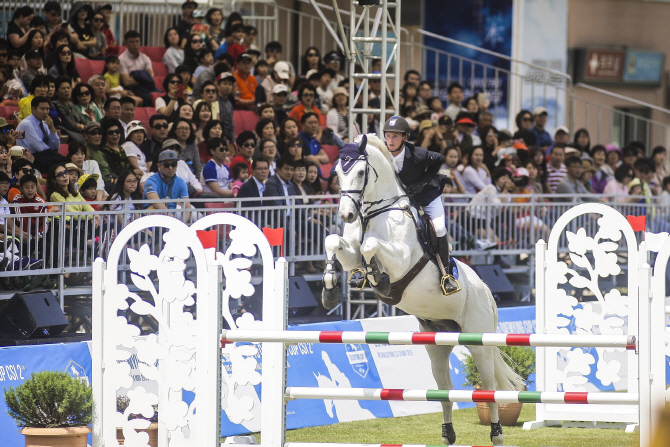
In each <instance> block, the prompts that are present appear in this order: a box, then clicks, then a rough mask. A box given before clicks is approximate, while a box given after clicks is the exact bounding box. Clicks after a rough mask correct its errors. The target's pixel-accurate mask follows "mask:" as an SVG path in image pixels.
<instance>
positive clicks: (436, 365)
mask: <svg viewBox="0 0 670 447" xmlns="http://www.w3.org/2000/svg"><path fill="white" fill-rule="evenodd" d="M419 323H420V325H421V330H422V331H423V332H434V331H436V330H437V329H436V328H435V327H434V326H432V325H430V324H426V323H424V322H422V321H421V320H419ZM453 349H454V347H453V346H435V345H426V351H428V357H430V366H431V370H432V372H433V377H434V378H435V382H437V387H438V389H440V390H451V389H452V386H453V384H452V382H451V374H450V373H449V356H450V355H451V351H452V350H453ZM441 404H442V422H443V423H442V443H443V444H445V445H451V444H454V443H456V432H455V431H454V426H453V425H452V423H451V411H452V406H453V404H452V403H451V402H441Z"/></svg>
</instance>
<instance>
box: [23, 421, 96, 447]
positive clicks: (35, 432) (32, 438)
mask: <svg viewBox="0 0 670 447" xmlns="http://www.w3.org/2000/svg"><path fill="white" fill-rule="evenodd" d="M21 433H22V434H23V435H24V436H25V437H26V447H86V444H87V443H86V437H87V436H88V434H89V433H91V427H88V426H84V427H59V428H37V427H25V428H24V429H23V430H21Z"/></svg>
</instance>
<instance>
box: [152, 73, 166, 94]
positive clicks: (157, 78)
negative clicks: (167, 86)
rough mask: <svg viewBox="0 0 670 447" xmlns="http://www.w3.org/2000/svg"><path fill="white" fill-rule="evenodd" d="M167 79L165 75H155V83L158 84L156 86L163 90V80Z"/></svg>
mask: <svg viewBox="0 0 670 447" xmlns="http://www.w3.org/2000/svg"><path fill="white" fill-rule="evenodd" d="M164 80H165V76H154V84H156V88H157V89H158V90H160V91H161V92H162V91H163V81H164Z"/></svg>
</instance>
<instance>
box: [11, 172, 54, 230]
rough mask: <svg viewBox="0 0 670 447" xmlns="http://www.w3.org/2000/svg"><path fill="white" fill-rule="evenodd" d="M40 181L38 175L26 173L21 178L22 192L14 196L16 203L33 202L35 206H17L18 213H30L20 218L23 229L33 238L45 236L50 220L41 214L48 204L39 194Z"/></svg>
mask: <svg viewBox="0 0 670 447" xmlns="http://www.w3.org/2000/svg"><path fill="white" fill-rule="evenodd" d="M38 188H41V186H39V183H38V181H37V177H35V176H34V175H33V174H25V175H23V176H22V177H21V180H19V191H20V193H19V194H17V195H15V196H14V203H16V204H32V205H33V206H21V207H17V208H15V209H16V213H17V214H24V215H28V217H24V218H22V219H19V224H20V225H21V231H24V232H25V233H27V234H29V235H30V238H31V239H35V240H37V239H39V238H41V237H42V236H44V233H45V232H46V231H47V229H48V228H49V221H48V219H47V218H46V217H43V216H39V214H42V213H46V212H47V206H46V203H45V202H44V199H42V198H41V197H40V196H39V195H38V194H37V191H38Z"/></svg>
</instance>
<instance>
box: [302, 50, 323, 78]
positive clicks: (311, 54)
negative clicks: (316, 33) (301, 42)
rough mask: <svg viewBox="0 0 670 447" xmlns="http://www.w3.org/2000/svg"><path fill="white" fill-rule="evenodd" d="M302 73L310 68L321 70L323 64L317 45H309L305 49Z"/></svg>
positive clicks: (304, 73) (305, 72)
mask: <svg viewBox="0 0 670 447" xmlns="http://www.w3.org/2000/svg"><path fill="white" fill-rule="evenodd" d="M301 67H302V74H303V76H304V75H306V74H307V72H308V71H310V70H316V71H321V70H323V64H322V63H321V52H320V51H319V49H318V48H317V47H309V48H307V49H306V50H305V55H304V57H303V59H302V66H301Z"/></svg>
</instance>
